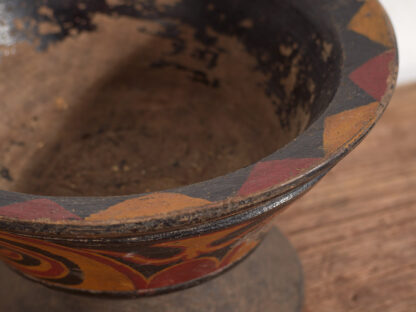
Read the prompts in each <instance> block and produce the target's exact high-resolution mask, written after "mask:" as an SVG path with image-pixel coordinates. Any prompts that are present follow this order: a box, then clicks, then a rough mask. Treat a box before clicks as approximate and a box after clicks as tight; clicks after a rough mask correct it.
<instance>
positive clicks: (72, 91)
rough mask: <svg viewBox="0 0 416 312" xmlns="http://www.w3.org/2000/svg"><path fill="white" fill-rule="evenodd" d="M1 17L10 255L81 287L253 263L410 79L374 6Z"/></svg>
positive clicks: (120, 1)
mask: <svg viewBox="0 0 416 312" xmlns="http://www.w3.org/2000/svg"><path fill="white" fill-rule="evenodd" d="M0 20H1V24H0V44H1V50H0V52H1V60H0V95H1V98H2V102H1V108H2V114H1V115H0V139H1V144H0V188H1V189H2V191H0V230H1V231H0V259H2V260H3V261H4V262H5V263H7V264H8V265H9V266H10V267H12V268H13V269H14V270H16V271H17V272H19V273H21V274H23V275H24V276H26V277H28V278H30V279H32V280H34V281H37V282H40V283H42V284H45V285H47V286H50V287H53V288H57V289H62V290H67V291H76V292H83V293H91V294H104V295H128V296H138V295H151V294H156V293H161V292H167V291H172V290H176V289H180V288H184V287H188V286H191V285H194V284H197V283H200V282H201V281H203V280H205V279H207V278H210V277H212V276H215V275H217V274H220V273H222V272H223V271H224V270H226V269H227V268H229V267H231V266H232V265H233V264H235V263H238V262H239V261H240V260H242V259H243V258H244V257H245V256H246V255H248V254H249V253H250V252H251V251H252V250H254V248H255V247H256V246H257V245H258V244H259V243H260V242H261V240H262V237H263V236H264V233H266V231H267V226H266V225H267V224H268V222H269V221H270V219H271V218H272V217H273V216H275V215H276V214H277V213H278V212H280V211H281V210H282V209H283V208H284V207H286V206H287V204H289V203H290V202H292V201H293V200H295V199H297V198H298V197H299V196H301V195H302V194H304V193H305V192H306V191H307V190H309V189H310V188H311V187H312V186H313V185H314V184H315V183H317V182H318V181H319V179H321V178H322V177H323V176H324V175H325V174H326V173H327V172H328V170H330V169H331V168H332V167H333V166H334V165H335V164H336V163H337V162H338V161H339V160H340V159H341V158H342V157H344V156H345V155H346V154H347V153H348V152H349V151H351V150H352V149H353V148H354V147H355V146H356V145H357V144H358V143H359V142H360V141H361V140H362V139H363V138H364V136H365V135H366V134H367V133H368V131H369V130H370V129H371V128H372V127H373V126H374V124H375V123H376V121H377V120H378V118H379V117H380V116H381V115H382V113H383V111H384V109H385V108H386V106H387V104H388V102H389V100H390V97H391V95H392V92H393V88H394V85H395V81H396V76H397V48H396V43H395V39H394V34H393V30H392V28H391V25H390V23H389V20H388V18H387V17H386V14H385V12H384V10H383V8H382V7H381V6H380V4H379V3H378V2H377V1H376V0H368V1H355V0H331V1H329V0H320V1H315V0H297V1H289V0H282V1H268V0H261V1H220V0H210V1H195V0H192V1H191V0H114V1H110V0H108V1H104V0H83V1H81V0H46V1H42V2H41V1H33V0H19V1H7V0H2V1H0ZM126 194H127V195H126ZM259 265H261V263H259Z"/></svg>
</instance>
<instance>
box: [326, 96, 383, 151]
mask: <svg viewBox="0 0 416 312" xmlns="http://www.w3.org/2000/svg"><path fill="white" fill-rule="evenodd" d="M378 107H379V103H378V102H373V103H371V104H368V105H365V106H361V107H358V108H355V109H352V110H347V111H345V112H342V113H339V114H336V115H333V116H329V117H327V118H326V119H325V130H324V150H325V152H326V153H327V154H328V153H331V152H334V151H336V150H337V149H338V148H340V147H342V146H345V145H348V144H349V142H351V140H353V139H354V138H356V137H357V136H359V135H361V134H362V131H364V130H365V129H367V127H368V126H369V124H370V123H371V122H372V121H374V119H375V118H376V112H377V109H378Z"/></svg>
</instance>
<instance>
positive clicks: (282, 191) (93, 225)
mask: <svg viewBox="0 0 416 312" xmlns="http://www.w3.org/2000/svg"><path fill="white" fill-rule="evenodd" d="M330 2H331V1H330ZM341 2H342V3H348V5H351V6H352V5H353V4H355V6H357V2H355V1H353V0H351V1H340V0H339V1H337V2H336V3H341ZM332 3H334V2H333V1H332ZM360 3H361V4H362V6H360V7H359V8H358V9H357V10H356V11H354V14H352V15H351V17H350V18H349V19H348V20H347V21H346V22H338V21H334V25H335V28H336V36H337V37H338V39H339V41H340V45H341V48H342V53H343V54H344V55H343V57H344V62H343V65H342V69H341V82H340V84H339V86H338V89H337V90H336V92H335V95H334V97H333V99H332V100H331V102H330V103H329V105H328V107H327V108H326V109H325V110H324V112H323V113H322V114H321V116H320V117H319V118H318V119H317V120H315V121H314V122H313V123H312V124H311V125H310V126H309V128H308V129H307V130H306V131H305V132H303V133H302V134H301V135H299V136H298V137H297V138H296V139H295V140H294V141H292V142H290V143H289V144H287V145H286V146H284V147H282V148H280V149H279V150H277V151H276V152H275V153H273V154H272V155H269V156H268V157H266V158H264V159H262V160H260V161H259V162H257V163H254V164H253V165H251V166H249V167H247V168H245V169H241V170H238V171H236V172H233V173H230V174H227V175H224V176H221V177H218V178H215V179H212V180H208V181H204V182H201V183H197V184H192V185H189V186H185V187H181V188H178V189H174V190H166V191H161V192H154V193H148V194H137V195H126V196H117V197H111V196H107V197H55V196H34V195H29V194H23V193H15V192H7V191H0V199H3V200H4V201H5V202H9V203H12V204H13V203H22V202H26V201H30V200H36V199H44V200H45V199H46V200H50V201H52V202H55V203H56V202H58V204H60V205H64V203H69V202H70V203H71V204H72V205H79V206H80V209H82V208H84V207H88V206H91V205H94V204H95V205H96V204H97V203H103V202H104V203H105V202H106V201H110V200H116V201H117V202H118V203H122V202H126V201H130V200H135V199H136V200H138V199H140V200H142V199H144V198H150V199H151V200H154V201H156V203H157V200H158V196H160V194H164V195H166V194H171V195H172V194H173V195H179V194H182V195H183V196H184V198H185V199H186V200H187V199H189V202H187V201H186V200H185V204H184V205H183V206H181V205H178V206H177V207H175V209H173V210H172V211H170V212H166V213H165V212H161V213H155V214H149V215H142V216H140V215H138V216H135V217H133V218H124V219H123V218H120V219H111V218H108V219H105V218H104V219H100V220H86V219H81V220H73V219H70V218H69V219H68V218H66V219H62V220H56V219H55V220H51V219H50V217H46V216H36V218H32V219H25V218H24V217H10V216H7V214H6V215H5V214H4V212H2V208H4V207H5V205H2V207H0V229H2V230H5V231H9V232H17V233H23V234H29V235H36V236H38V235H41V236H43V235H47V236H53V237H68V236H69V237H71V236H72V237H73V236H77V237H79V236H80V235H81V236H83V234H85V235H87V236H89V235H94V236H99V237H102V236H104V237H119V236H127V235H130V236H131V235H132V234H134V235H135V236H138V235H146V234H148V233H161V232H171V231H175V230H177V229H180V228H183V227H187V228H190V227H197V226H198V225H201V224H209V223H212V222H214V221H218V220H220V219H224V218H227V217H232V216H235V215H238V214H241V213H243V212H247V211H250V210H253V209H254V208H255V207H258V206H259V205H260V206H261V205H263V204H265V203H267V202H270V201H273V200H276V199H277V198H278V197H282V196H283V197H284V196H287V195H288V194H290V193H291V192H293V191H295V190H298V189H300V188H302V186H305V185H308V184H310V185H312V184H313V183H310V182H311V181H313V180H315V179H316V178H317V177H319V176H322V175H323V174H325V173H326V172H327V170H329V169H330V168H332V167H333V166H334V165H335V164H336V163H337V162H338V161H340V160H341V159H342V158H343V157H344V156H345V155H346V154H347V153H348V152H350V151H351V150H352V149H353V148H354V147H355V146H356V145H357V144H358V143H360V142H361V140H362V139H363V138H364V137H365V136H366V135H367V133H368V132H369V131H370V130H371V128H372V127H373V126H374V125H375V123H376V122H377V121H378V119H379V118H380V117H381V115H382V114H383V112H384V110H385V108H386V106H387V104H388V103H389V101H390V99H391V96H392V94H393V90H394V88H395V85H396V80H397V68H398V58H397V44H396V39H395V35H394V31H393V28H392V26H391V23H390V20H389V18H388V16H387V14H386V12H385V11H384V9H383V7H382V6H381V5H380V3H379V2H378V0H367V1H366V2H360ZM365 6H368V7H370V11H371V14H373V15H371V14H370V15H371V18H368V19H367V20H366V22H367V24H366V25H367V27H368V28H371V27H373V30H374V29H376V28H377V31H376V32H378V33H377V34H378V37H380V38H382V39H383V44H381V43H380V42H376V41H377V40H376V41H374V40H371V39H370V38H368V37H367V36H365V35H363V34H360V33H359V32H357V30H352V29H349V28H348V27H349V25H350V23H351V20H352V19H353V18H360V17H357V16H358V15H357V13H358V12H360V10H361V9H363V7H365ZM327 7H328V8H327V9H328V11H329V13H330V14H331V15H332V16H331V18H333V19H334V20H336V14H334V11H335V10H336V5H333V7H329V5H327ZM338 10H341V9H340V8H338ZM338 13H339V12H338ZM339 14H343V13H339ZM367 17H368V16H364V15H363V17H361V18H363V19H364V18H367ZM380 25H381V26H382V27H380ZM351 33H354V35H355V36H356V38H358V37H359V38H361V39H362V40H368V45H374V46H376V47H377V49H375V51H377V52H372V53H371V54H370V55H367V57H366V58H363V57H362V58H358V59H359V61H357V60H356V58H357V55H348V54H346V53H345V52H346V51H350V52H351V51H352V50H354V48H353V47H354V44H358V42H357V41H356V40H358V39H351V36H348V34H349V35H351ZM372 35H374V32H373V33H372ZM372 35H370V37H371V36H372ZM360 36H361V37H360ZM366 37H367V38H366ZM353 38H354V37H353ZM363 38H364V39H363ZM373 39H374V38H373ZM378 41H380V40H378ZM348 48H349V49H348ZM359 48H361V47H359ZM355 50H357V48H355ZM353 52H354V51H352V52H351V53H353ZM354 53H357V54H358V55H360V52H357V51H355V52H354ZM362 54H364V53H362ZM386 55H388V56H389V57H383V56H386ZM376 59H377V62H378V63H377V68H379V69H380V68H381V70H382V72H383V70H384V71H387V75H386V76H383V75H375V76H374V75H373V76H372V75H370V76H369V77H366V78H368V79H371V82H370V89H371V88H372V86H373V87H374V86H375V85H377V84H379V85H380V84H381V85H382V86H383V84H385V86H386V88H385V90H384V92H383V94H382V95H381V96H380V95H379V96H374V95H370V94H369V93H368V92H366V91H365V90H364V89H362V88H361V87H359V86H358V85H357V84H354V82H352V80H351V79H350V77H351V74H352V73H353V72H355V71H356V70H357V69H359V68H361V69H363V67H362V66H363V65H365V64H369V63H368V62H373V65H374V62H375V60H376ZM373 67H374V66H373ZM370 70H372V69H371V68H370ZM364 71H365V70H364ZM347 82H349V83H352V84H354V87H355V89H352V88H350V87H348V86H347V85H345V84H346V83H347ZM366 82H367V83H368V81H366ZM367 90H368V85H367ZM348 92H350V93H348ZM353 92H355V93H353ZM351 93H352V95H353V96H354V98H353V99H350V101H351V102H353V103H349V104H348V105H346V104H345V102H346V100H345V95H346V94H351ZM370 93H372V92H370ZM360 96H361V97H363V96H366V97H367V98H373V100H372V101H369V102H368V103H364V104H363V103H361V102H360V101H359V100H358V98H359V97H360ZM376 103H377V104H376ZM370 105H371V109H370ZM365 107H367V108H369V109H367V110H366V113H361V111H360V112H359V111H358V110H360V108H361V109H362V108H365ZM357 109H358V110H357ZM354 111H355V112H354ZM345 112H349V113H352V114H353V115H355V118H356V119H354V122H355V125H359V127H355V128H354V132H351V131H352V130H351V129H347V130H345V129H341V130H344V132H343V133H342V134H343V138H344V140H342V141H341V142H337V143H339V144H337V146H336V148H331V149H328V148H327V149H325V148H324V137H325V136H327V135H328V134H327V131H339V129H338V128H337V129H335V130H334V129H332V130H328V128H325V125H326V122H327V119H328V118H329V117H334V116H341V114H344V113H345ZM348 131H349V132H348ZM346 132H348V133H347V134H346ZM324 133H325V134H324ZM329 134H331V132H329ZM309 138H311V139H310V140H309ZM314 138H315V140H313V139H314ZM319 139H320V140H319ZM304 140H307V141H308V142H309V143H310V144H311V145H310V146H307V147H305V142H306V141H304ZM305 149H306V150H308V152H307V153H306V154H305V153H304V151H302V150H305ZM308 153H309V154H322V155H323V156H320V157H305V155H307V154H308ZM279 156H280V157H279ZM305 159H309V160H310V161H307V162H306V163H307V165H301V167H300V169H301V170H297V171H298V173H296V174H294V175H289V176H288V177H286V178H285V179H280V180H279V174H276V172H273V171H270V172H269V174H267V175H260V176H258V177H257V178H258V179H259V180H260V181H263V182H264V181H265V180H272V181H273V180H274V181H279V182H277V183H272V184H271V185H270V184H269V185H267V183H266V187H263V188H261V189H257V190H254V191H252V192H251V193H244V194H240V195H235V192H234V193H232V194H229V196H228V197H226V198H225V199H222V200H217V201H209V202H208V201H206V204H202V205H194V206H192V200H194V199H201V198H202V199H203V198H207V196H206V194H203V192H204V191H205V192H207V191H206V189H204V187H205V185H207V184H208V183H211V185H214V184H218V183H219V182H221V181H223V182H224V181H226V179H227V178H230V177H231V176H232V175H236V174H238V173H239V172H241V171H242V170H250V173H249V174H248V175H246V176H245V180H244V181H245V182H244V181H243V182H244V183H247V181H248V180H249V179H250V177H251V176H250V175H251V174H253V172H254V170H253V169H256V168H259V164H260V165H264V164H265V163H268V164H270V163H272V162H279V161H288V160H292V161H294V162H293V164H292V165H291V166H295V167H296V166H299V163H298V162H297V161H298V160H305ZM303 163H305V162H303ZM292 169H293V168H292ZM295 169H296V168H295ZM266 171H267V168H266ZM276 177H277V178H276ZM263 184H264V183H263ZM189 187H194V188H196V190H199V191H200V192H202V193H201V195H197V196H189V192H190V191H189ZM240 187H241V185H240ZM184 190H185V191H184ZM186 190H188V191H186ZM240 191H241V188H240ZM187 192H188V195H186V194H187ZM193 192H194V193H198V192H197V191H195V190H194V191H193ZM191 193H192V192H191ZM6 205H7V204H6ZM83 206H84V207H83ZM114 206H115V205H114V204H111V203H109V204H108V205H107V206H106V207H105V208H104V209H103V210H107V209H108V208H110V207H114ZM277 208H278V207H275V209H277ZM85 209H87V208H85ZM66 210H67V211H68V210H69V209H68V208H66ZM136 210H137V208H136ZM69 212H70V211H68V213H69ZM237 219H238V218H237ZM92 233H93V234H92Z"/></svg>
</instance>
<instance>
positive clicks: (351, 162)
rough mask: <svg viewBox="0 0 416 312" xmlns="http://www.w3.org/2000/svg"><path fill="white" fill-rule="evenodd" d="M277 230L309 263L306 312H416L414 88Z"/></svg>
mask: <svg viewBox="0 0 416 312" xmlns="http://www.w3.org/2000/svg"><path fill="white" fill-rule="evenodd" d="M276 224H277V225H278V226H279V228H280V229H281V230H282V232H283V233H285V234H286V235H287V236H288V237H289V239H290V240H291V242H292V243H293V245H294V246H295V248H296V249H297V251H298V252H299V255H300V258H301V261H302V263H303V268H304V272H305V280H306V282H305V283H306V285H305V288H306V289H305V291H306V298H305V307H304V311H305V312H316V311H319V312H326V311H334V312H343V311H349V312H372V311H377V312H380V311H383V312H387V311H388V312H390V311H392V312H414V311H416V85H410V86H405V87H401V88H399V89H398V90H397V91H396V94H395V96H394V98H393V101H392V102H391V104H390V106H389V107H388V109H387V111H386V113H385V114H384V116H383V117H382V119H381V120H380V122H379V123H378V124H377V125H376V127H375V128H374V130H373V131H372V132H371V133H370V134H369V136H368V137H367V138H366V139H365V140H364V141H363V143H362V144H361V145H360V146H359V147H358V148H357V149H355V150H354V151H353V152H352V153H351V154H350V155H348V156H347V158H345V159H344V160H343V161H341V163H340V164H339V165H338V166H336V167H335V168H334V169H333V170H332V171H331V172H330V173H329V174H328V175H327V176H326V177H325V178H324V179H323V180H322V181H321V182H320V183H319V184H318V185H317V186H316V187H315V188H314V189H313V190H312V191H310V192H309V193H308V194H307V195H305V196H304V197H303V198H302V199H300V200H298V201H297V202H295V203H294V204H293V205H292V207H290V208H289V209H288V210H287V211H286V212H284V213H283V214H281V215H280V216H279V217H278V218H277V219H276Z"/></svg>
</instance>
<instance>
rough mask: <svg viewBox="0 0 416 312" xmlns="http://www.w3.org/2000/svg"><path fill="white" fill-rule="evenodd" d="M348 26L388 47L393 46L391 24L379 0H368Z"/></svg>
mask: <svg viewBox="0 0 416 312" xmlns="http://www.w3.org/2000/svg"><path fill="white" fill-rule="evenodd" d="M348 28H349V29H350V30H353V31H355V32H357V33H359V34H361V35H363V36H365V37H367V38H369V39H371V40H373V41H375V42H378V43H380V44H382V45H384V46H386V47H389V48H391V47H393V40H392V35H391V34H392V30H391V26H390V24H389V22H388V20H387V18H386V14H385V12H384V9H383V7H382V6H381V5H380V3H379V2H378V1H377V0H368V1H366V2H365V3H364V5H363V6H362V7H361V9H360V10H359V11H358V13H357V14H356V15H355V16H354V17H353V19H352V20H351V22H350V24H349V25H348Z"/></svg>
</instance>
